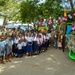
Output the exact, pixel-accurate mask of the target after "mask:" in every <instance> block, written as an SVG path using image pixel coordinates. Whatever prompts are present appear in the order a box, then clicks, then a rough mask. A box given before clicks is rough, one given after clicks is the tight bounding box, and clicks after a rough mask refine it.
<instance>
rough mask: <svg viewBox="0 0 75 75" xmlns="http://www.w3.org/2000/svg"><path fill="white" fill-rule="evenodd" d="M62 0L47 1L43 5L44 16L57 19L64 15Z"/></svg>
mask: <svg viewBox="0 0 75 75" xmlns="http://www.w3.org/2000/svg"><path fill="white" fill-rule="evenodd" d="M61 2H62V0H46V2H45V3H43V4H42V5H41V13H42V16H44V17H46V18H48V17H50V16H52V17H53V18H57V17H58V15H59V16H60V15H61V14H62V9H63V7H62V6H61V5H60V4H61Z"/></svg>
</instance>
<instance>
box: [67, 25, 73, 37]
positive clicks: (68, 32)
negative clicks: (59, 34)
mask: <svg viewBox="0 0 75 75" xmlns="http://www.w3.org/2000/svg"><path fill="white" fill-rule="evenodd" d="M71 30H72V26H71V25H67V31H66V35H67V38H68V35H69V34H70V32H71Z"/></svg>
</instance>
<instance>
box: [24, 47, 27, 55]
mask: <svg viewBox="0 0 75 75" xmlns="http://www.w3.org/2000/svg"><path fill="white" fill-rule="evenodd" d="M26 53H27V46H24V47H23V54H26Z"/></svg>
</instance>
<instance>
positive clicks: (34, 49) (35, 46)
mask: <svg viewBox="0 0 75 75" xmlns="http://www.w3.org/2000/svg"><path fill="white" fill-rule="evenodd" d="M36 50H37V42H36V41H33V52H34V51H36Z"/></svg>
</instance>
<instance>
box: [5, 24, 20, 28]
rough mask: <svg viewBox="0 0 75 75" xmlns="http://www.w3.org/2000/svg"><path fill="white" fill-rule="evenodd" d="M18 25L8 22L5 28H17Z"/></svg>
mask: <svg viewBox="0 0 75 75" xmlns="http://www.w3.org/2000/svg"><path fill="white" fill-rule="evenodd" d="M18 27H19V26H18V25H13V24H8V25H6V26H5V28H18Z"/></svg>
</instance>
